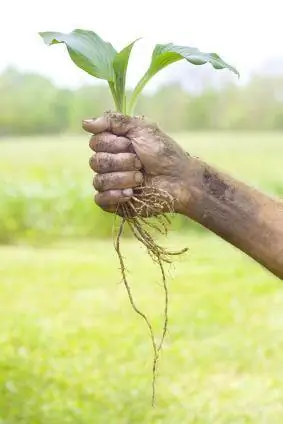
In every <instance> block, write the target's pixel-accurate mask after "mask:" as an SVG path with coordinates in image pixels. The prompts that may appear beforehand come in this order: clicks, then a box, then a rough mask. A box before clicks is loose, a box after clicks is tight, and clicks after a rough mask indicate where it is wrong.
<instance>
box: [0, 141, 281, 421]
mask: <svg viewBox="0 0 283 424" xmlns="http://www.w3.org/2000/svg"><path fill="white" fill-rule="evenodd" d="M176 138H177V139H178V140H179V141H180V142H181V143H182V144H183V145H184V146H185V147H186V149H187V150H188V151H190V152H191V153H192V154H193V155H197V156H200V157H202V158H204V159H206V160H207V161H209V162H210V163H213V164H216V165H217V166H218V167H220V168H222V169H223V170H226V171H228V172H229V173H231V174H233V175H235V176H236V177H238V178H241V179H242V180H244V181H247V182H249V183H251V184H253V185H255V186H257V187H259V188H260V189H263V190H265V191H267V192H269V193H272V194H275V195H282V194H283V185H282V166H281V165H282V159H281V158H282V153H283V144H282V135H280V134H268V133H266V134H246V133H239V134H229V133H222V134H191V135H190V134H183V135H181V134H180V135H179V136H176ZM89 155H90V151H89V149H88V145H87V141H86V138H85V137H82V138H78V139H77V138H74V137H71V138H68V137H62V138H58V142H57V139H52V140H49V139H48V138H46V137H43V138H37V139H20V140H18V139H16V140H12V139H10V140H6V141H3V142H1V143H0V174H1V180H0V202H1V208H0V241H2V243H4V242H5V243H6V244H2V246H0V276H1V277H0V298H1V308H0V424H67V423H71V424H77V423H79V424H92V423H93V424H94V423H95V424H96V423H97V424H109V423H110V424H112V423H113V424H144V423H146V424H161V423H162V424H183V423H184V424H191V423H192V424H210V423H213V424H214V423H216V424H246V423H254V424H266V423H272V424H281V423H282V422H283V360H282V349H283V315H282V306H283V291H282V285H281V284H280V281H279V280H277V279H276V278H275V277H273V276H272V275H270V274H269V273H268V272H266V271H265V270H264V269H262V268H261V267H260V266H259V265H257V264H256V263H254V262H253V261H252V260H250V259H248V258H247V257H246V256H244V255H242V254H241V253H240V252H238V251H236V250H235V249H233V248H232V247H231V246H230V245H228V244H226V243H224V242H223V241H222V240H220V239H218V238H217V237H215V236H212V235H207V232H205V233H204V232H200V233H196V232H191V231H188V232H186V233H184V232H183V231H182V236H181V235H180V234H179V232H178V231H176V230H174V231H172V233H171V234H170V236H169V239H168V241H167V244H168V245H169V246H168V247H172V248H181V247H186V246H188V247H189V248H190V252H189V254H188V255H186V256H185V257H184V258H182V259H179V260H178V262H177V263H176V265H175V266H174V267H173V268H170V269H169V270H168V272H169V275H170V278H169V289H170V310H169V334H168V336H167V339H166V344H165V348H164V350H163V352H162V355H161V362H160V368H159V376H158V380H157V406H156V408H155V409H152V408H151V405H150V403H151V365H152V350H151V343H150V338H149V334H148V332H147V329H146V327H145V325H144V323H143V322H142V321H141V320H140V319H139V318H138V317H137V316H136V315H135V314H134V313H133V311H132V309H131V307H130V304H129V301H128V298H127V295H126V292H125V289H124V287H123V285H122V284H121V275H120V272H119V269H118V267H119V265H118V259H117V257H116V255H115V253H114V249H113V244H112V240H111V239H101V238H100V237H101V236H109V235H110V234H111V228H112V217H111V216H108V215H107V218H105V216H104V214H102V213H101V212H100V211H99V209H98V208H96V207H95V206H94V205H93V202H92V188H91V179H92V174H91V172H90V170H89V168H88V157H89ZM176 228H177V227H176ZM189 228H190V227H189ZM35 242H36V243H37V247H35V245H36V244H35ZM38 242H40V245H39V244H38ZM47 242H48V243H47ZM7 243H10V245H7ZM123 246H124V256H125V258H126V261H127V265H128V271H129V277H130V282H131V285H132V287H133V291H134V294H135V297H136V299H137V303H138V305H139V306H140V308H141V309H142V310H143V311H145V312H146V313H147V314H148V315H149V316H150V319H151V320H152V322H153V324H154V327H155V329H156V330H157V331H158V330H159V331H160V330H161V326H162V310H163V303H162V302H163V297H162V288H161V284H160V276H159V274H158V269H157V268H155V267H154V265H153V264H151V262H150V260H149V259H148V258H147V256H146V254H145V252H144V251H143V250H142V249H140V247H139V245H138V244H137V242H135V241H132V240H125V241H124V243H123V244H122V247H123Z"/></svg>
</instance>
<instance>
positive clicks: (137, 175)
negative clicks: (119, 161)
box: [135, 172, 143, 184]
mask: <svg viewBox="0 0 283 424" xmlns="http://www.w3.org/2000/svg"><path fill="white" fill-rule="evenodd" d="M142 181H143V175H142V174H141V173H140V172H136V173H135V182H136V183H138V184H139V183H141V182H142Z"/></svg>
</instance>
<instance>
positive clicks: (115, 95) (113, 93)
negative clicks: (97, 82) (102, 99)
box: [108, 81, 123, 113]
mask: <svg viewBox="0 0 283 424" xmlns="http://www.w3.org/2000/svg"><path fill="white" fill-rule="evenodd" d="M108 85H109V87H110V90H111V93H112V97H113V100H114V103H115V107H116V111H117V112H121V113H122V112H123V105H120V102H119V100H118V97H117V93H116V90H115V84H114V82H113V81H108Z"/></svg>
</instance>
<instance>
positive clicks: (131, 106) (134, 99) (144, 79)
mask: <svg viewBox="0 0 283 424" xmlns="http://www.w3.org/2000/svg"><path fill="white" fill-rule="evenodd" d="M150 78H151V77H150V76H149V75H148V74H147V73H146V74H144V76H143V77H142V78H141V79H140V81H139V82H138V84H137V86H136V88H135V89H134V92H133V94H132V97H131V100H130V104H129V108H128V110H127V113H128V114H129V115H133V113H134V109H135V107H136V104H137V101H138V97H139V95H140V93H141V92H142V90H143V88H144V86H145V85H146V84H147V83H148V81H149V80H150Z"/></svg>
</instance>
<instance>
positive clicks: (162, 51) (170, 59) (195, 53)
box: [147, 43, 239, 77]
mask: <svg viewBox="0 0 283 424" xmlns="http://www.w3.org/2000/svg"><path fill="white" fill-rule="evenodd" d="M182 59H186V60H187V61H188V62H190V63H192V64H193V65H204V64H205V63H210V64H211V65H212V66H213V67H214V68H215V69H225V68H226V69H229V70H230V71H232V72H234V73H235V74H236V75H239V73H238V71H237V70H236V69H235V68H234V67H233V66H231V65H229V64H228V63H226V62H224V60H223V59H221V57H220V56H218V54H216V53H203V52H201V51H200V50H199V49H197V48H195V47H185V46H176V45H174V44H172V43H170V44H157V45H156V47H155V49H154V51H153V53H152V58H151V64H150V67H149V69H148V71H147V74H148V76H150V77H151V76H153V75H155V74H156V73H157V72H158V71H160V70H161V69H163V68H165V67H166V66H168V65H170V64H171V63H174V62H177V61H178V60H182Z"/></svg>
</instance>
